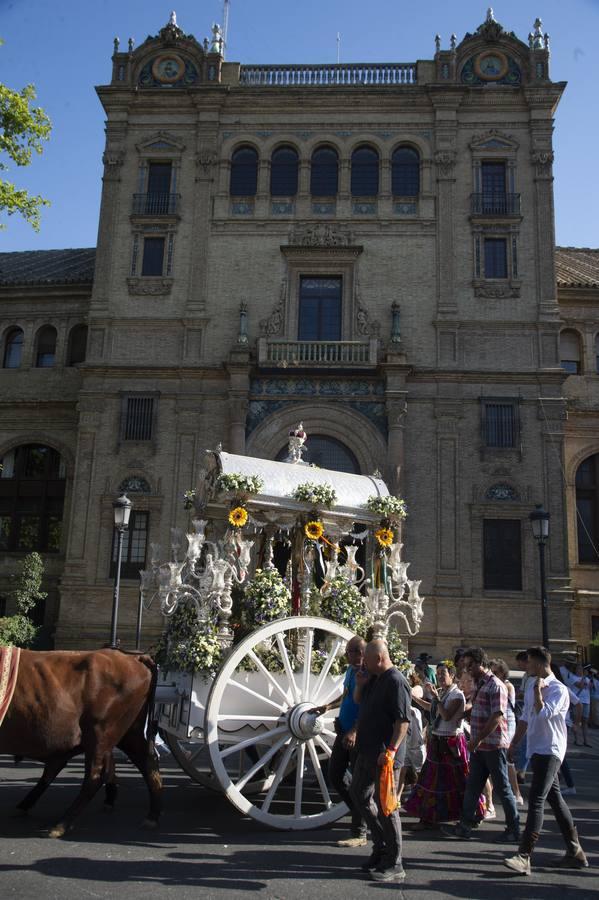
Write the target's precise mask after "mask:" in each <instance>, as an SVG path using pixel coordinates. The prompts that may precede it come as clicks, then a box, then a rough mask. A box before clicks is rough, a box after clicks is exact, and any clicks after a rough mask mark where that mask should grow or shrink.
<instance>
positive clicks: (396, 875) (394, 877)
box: [370, 865, 406, 881]
mask: <svg viewBox="0 0 599 900" xmlns="http://www.w3.org/2000/svg"><path fill="white" fill-rule="evenodd" d="M370 877H371V879H372V880H373V881H403V880H404V878H405V877H406V872H405V869H404V868H403V866H401V865H399V866H387V865H382V866H378V867H377V868H376V869H375V870H374V871H373V872H371V873H370Z"/></svg>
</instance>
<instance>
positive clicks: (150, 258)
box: [141, 237, 165, 275]
mask: <svg viewBox="0 0 599 900" xmlns="http://www.w3.org/2000/svg"><path fill="white" fill-rule="evenodd" d="M164 243H165V241H164V238H163V237H151V238H150V237H147V238H145V239H144V255H143V261H142V264H141V274H142V275H162V269H163V266H164Z"/></svg>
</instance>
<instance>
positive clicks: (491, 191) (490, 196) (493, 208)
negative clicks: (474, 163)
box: [481, 161, 507, 214]
mask: <svg viewBox="0 0 599 900" xmlns="http://www.w3.org/2000/svg"><path fill="white" fill-rule="evenodd" d="M481 183H482V184H481V186H482V195H483V196H482V211H483V213H488V214H492V213H505V212H507V210H506V197H505V191H506V178H505V163H504V162H491V161H484V162H483V163H482V165H481Z"/></svg>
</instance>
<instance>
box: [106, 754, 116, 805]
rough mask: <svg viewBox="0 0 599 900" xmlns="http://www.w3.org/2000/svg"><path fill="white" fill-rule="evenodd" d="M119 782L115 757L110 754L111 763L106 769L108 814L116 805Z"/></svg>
mask: <svg viewBox="0 0 599 900" xmlns="http://www.w3.org/2000/svg"><path fill="white" fill-rule="evenodd" d="M118 784H119V783H118V781H117V778H116V766H115V763H114V756H113V755H112V753H111V754H110V762H109V763H108V766H107V769H106V783H105V786H104V809H105V810H106V812H113V810H114V804H115V803H116V798H117V794H118V792H119V789H118Z"/></svg>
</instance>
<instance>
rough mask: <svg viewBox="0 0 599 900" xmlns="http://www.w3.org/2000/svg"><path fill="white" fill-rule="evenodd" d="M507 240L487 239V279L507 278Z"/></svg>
mask: <svg viewBox="0 0 599 900" xmlns="http://www.w3.org/2000/svg"><path fill="white" fill-rule="evenodd" d="M507 277H508V271H507V247H506V240H505V238H485V278H507Z"/></svg>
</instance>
